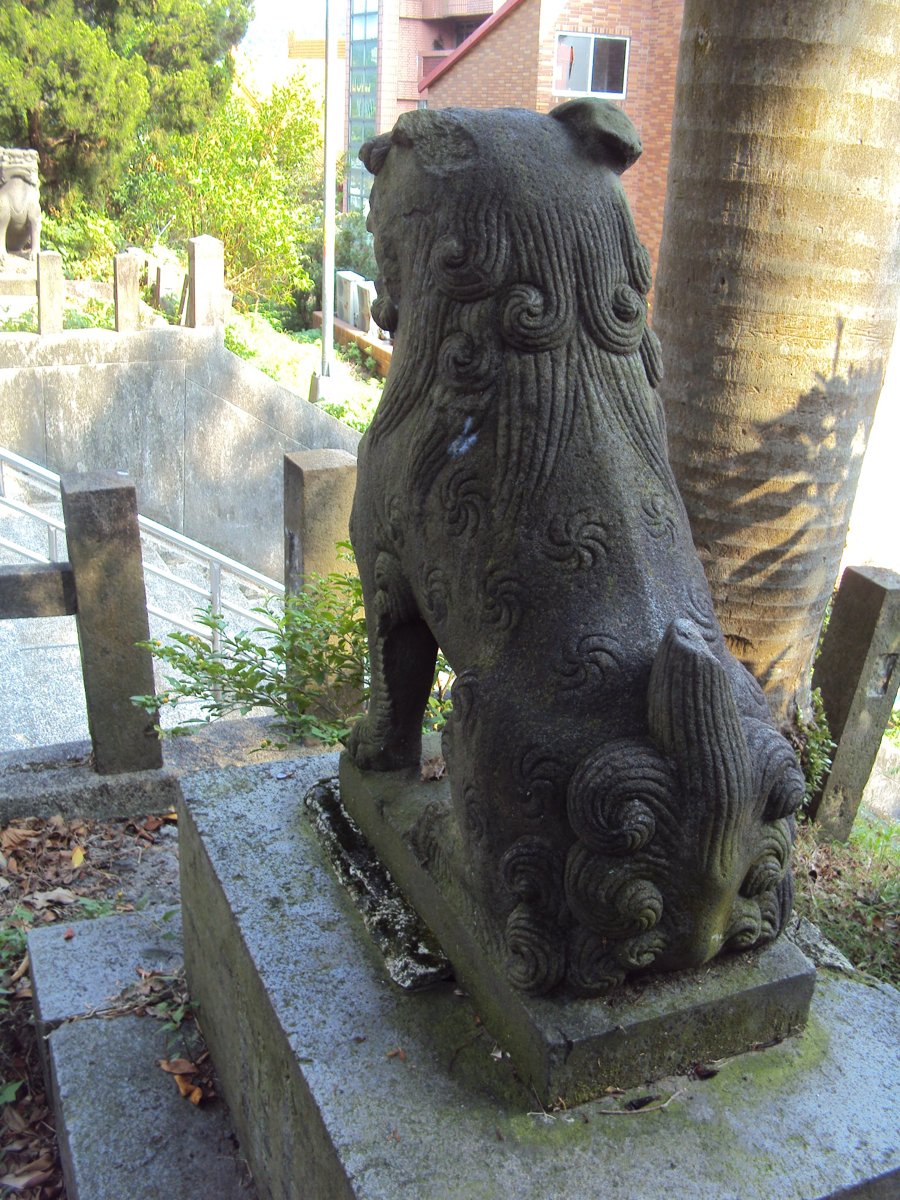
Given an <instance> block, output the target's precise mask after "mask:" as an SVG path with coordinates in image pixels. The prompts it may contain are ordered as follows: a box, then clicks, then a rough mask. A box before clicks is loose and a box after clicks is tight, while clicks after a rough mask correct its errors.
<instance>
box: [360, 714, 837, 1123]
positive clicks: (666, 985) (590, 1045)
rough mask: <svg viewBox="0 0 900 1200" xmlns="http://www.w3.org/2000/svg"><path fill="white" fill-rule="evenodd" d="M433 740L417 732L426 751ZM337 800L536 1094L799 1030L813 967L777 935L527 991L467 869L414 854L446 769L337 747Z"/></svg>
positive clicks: (621, 1078)
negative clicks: (737, 949) (365, 763)
mask: <svg viewBox="0 0 900 1200" xmlns="http://www.w3.org/2000/svg"><path fill="white" fill-rule="evenodd" d="M438 750H439V746H438V739H437V738H436V737H435V738H433V739H426V756H428V755H430V754H433V753H437V752H438ZM340 782H341V801H342V803H343V804H344V807H345V808H346V809H347V811H348V812H349V814H350V815H351V817H352V818H353V819H354V820H355V821H356V823H357V824H358V825H359V826H360V828H361V829H362V831H363V833H364V834H365V835H366V837H367V838H368V839H369V841H370V843H371V844H372V846H373V848H374V851H375V853H376V855H377V857H378V858H380V859H381V861H383V862H384V863H385V864H386V865H387V868H388V870H389V871H390V872H391V875H392V876H393V878H394V879H395V881H396V882H397V884H398V885H399V887H400V888H401V890H402V891H403V892H404V893H405V894H406V896H407V898H408V899H409V900H410V901H411V903H412V904H413V906H414V907H415V908H416V910H417V911H418V913H419V915H420V916H421V918H422V920H423V921H424V922H425V924H426V925H428V927H429V928H430V929H431V930H432V931H433V932H434V934H435V936H436V937H437V939H438V941H439V943H440V945H441V946H442V948H443V950H444V953H445V954H446V955H447V956H448V958H449V959H450V960H451V962H452V963H453V967H454V970H455V972H456V977H457V979H458V980H459V982H460V984H461V985H462V987H463V988H464V989H465V990H466V992H467V993H468V994H469V995H470V996H471V997H472V999H473V1002H474V1003H475V1005H476V1007H477V1008H478V1011H479V1012H480V1013H481V1015H482V1017H483V1019H484V1022H485V1025H486V1026H487V1028H488V1030H489V1031H490V1032H491V1033H492V1035H493V1036H494V1037H495V1038H496V1039H497V1041H498V1043H499V1044H500V1045H501V1046H502V1048H503V1050H504V1051H505V1052H507V1053H509V1055H510V1056H511V1059H512V1062H513V1064H514V1065H515V1067H516V1069H517V1070H518V1072H519V1074H520V1076H521V1077H522V1078H523V1080H524V1081H525V1082H526V1083H527V1085H528V1086H529V1088H531V1089H532V1090H533V1091H534V1093H535V1095H536V1096H538V1097H539V1098H540V1100H541V1102H542V1103H544V1104H547V1105H549V1104H552V1103H553V1102H554V1101H555V1100H557V1099H562V1100H563V1101H564V1102H565V1103H566V1104H573V1103H577V1102H579V1101H581V1100H586V1099H590V1098H591V1097H593V1096H597V1095H600V1094H602V1092H603V1091H604V1089H605V1088H608V1087H611V1086H619V1087H621V1086H629V1087H630V1086H632V1085H633V1084H636V1083H639V1082H640V1081H641V1080H643V1079H652V1078H655V1077H657V1076H660V1075H665V1074H667V1073H670V1072H673V1071H679V1070H686V1069H688V1068H689V1067H690V1065H691V1064H692V1063H696V1062H704V1061H707V1060H709V1059H717V1058H722V1057H725V1056H726V1055H730V1054H739V1053H741V1052H743V1051H745V1050H747V1049H749V1047H751V1046H753V1045H758V1044H760V1043H765V1042H769V1041H772V1040H773V1039H780V1038H784V1037H785V1036H787V1035H788V1034H792V1033H796V1032H798V1031H799V1030H800V1029H801V1028H802V1027H803V1025H804V1024H805V1022H806V1017H807V1013H808V1011H809V1002H810V998H811V996H812V990H813V982H814V978H815V972H814V970H813V968H812V966H811V964H810V963H809V962H808V961H807V960H806V959H805V958H804V957H803V955H802V954H800V952H799V951H798V950H797V949H796V948H795V947H794V946H793V945H792V944H791V943H790V942H787V941H785V939H783V938H782V939H780V940H779V941H777V942H775V943H774V944H771V945H768V946H765V947H763V948H761V949H757V950H754V951H751V952H749V953H746V954H740V955H728V956H723V957H720V958H716V959H714V960H713V961H712V962H709V963H707V964H706V965H704V966H702V967H700V968H697V969H696V970H685V971H678V972H674V973H669V974H654V975H650V976H647V977H645V978H643V979H640V980H639V981H636V982H634V983H629V984H626V985H623V986H622V987H620V988H618V989H616V990H615V991H613V992H612V993H610V995H609V997H608V998H606V999H602V1000H597V999H578V1000H573V999H571V998H564V997H558V996H551V997H536V996H529V995H527V994H526V993H524V992H522V991H519V990H518V989H516V988H515V987H513V986H512V985H511V984H510V982H509V979H508V975H507V971H506V969H505V966H506V964H505V956H504V952H503V942H502V936H501V930H500V929H499V928H495V927H494V926H493V924H492V921H491V915H490V914H489V913H485V912H483V911H479V910H478V909H477V908H476V907H475V906H474V905H473V904H472V901H471V898H470V896H469V895H468V893H467V886H466V868H465V864H464V862H462V861H459V860H457V861H455V862H454V856H453V848H452V847H451V846H450V845H447V844H443V845H442V863H441V866H442V868H443V870H442V871H441V872H440V875H439V876H438V875H436V873H435V871H434V868H433V866H432V865H430V864H428V863H426V862H424V861H423V860H422V858H420V856H419V855H418V854H417V853H416V851H415V849H414V848H413V847H414V843H415V827H416V823H417V820H418V818H419V817H420V816H421V814H422V813H423V812H424V811H425V809H426V808H429V809H430V810H431V811H432V812H434V810H435V809H437V808H442V809H444V810H449V807H450V785H449V782H448V780H447V779H446V778H444V779H441V780H436V781H431V782H422V781H421V780H420V778H419V772H418V771H396V772H380V771H369V772H363V771H360V770H358V768H356V767H355V766H354V765H353V763H352V762H351V761H350V759H349V756H348V755H346V754H344V755H342V756H341V773H340Z"/></svg>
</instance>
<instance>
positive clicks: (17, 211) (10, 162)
mask: <svg viewBox="0 0 900 1200" xmlns="http://www.w3.org/2000/svg"><path fill="white" fill-rule="evenodd" d="M26 246H27V247H28V257H29V258H34V257H35V255H36V254H37V253H38V251H39V250H40V248H41V205H40V198H39V184H38V156H37V151H35V150H6V149H4V148H3V147H2V146H0V267H2V266H3V265H4V263H5V261H6V252H7V250H24V249H25V247H26Z"/></svg>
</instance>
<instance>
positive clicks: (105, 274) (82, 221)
mask: <svg viewBox="0 0 900 1200" xmlns="http://www.w3.org/2000/svg"><path fill="white" fill-rule="evenodd" d="M125 242H126V239H125V235H124V234H123V232H122V230H121V228H120V226H119V225H118V223H117V222H116V221H113V220H112V219H111V218H110V217H107V216H106V215H105V214H104V213H102V212H99V211H98V210H97V209H95V208H91V207H90V205H88V204H86V203H85V201H84V200H81V199H78V198H72V199H69V200H67V201H64V202H63V204H62V205H61V206H60V207H59V209H58V210H57V211H56V212H55V213H47V214H46V215H45V216H44V218H43V221H42V222H41V244H42V246H43V248H44V249H45V250H57V251H59V253H60V254H61V255H62V260H63V271H64V272H65V274H66V275H67V276H68V277H69V278H70V279H73V278H75V277H76V276H77V277H78V278H79V279H102V280H109V279H111V278H112V260H113V255H115V254H118V253H119V251H120V250H122V249H124V247H125Z"/></svg>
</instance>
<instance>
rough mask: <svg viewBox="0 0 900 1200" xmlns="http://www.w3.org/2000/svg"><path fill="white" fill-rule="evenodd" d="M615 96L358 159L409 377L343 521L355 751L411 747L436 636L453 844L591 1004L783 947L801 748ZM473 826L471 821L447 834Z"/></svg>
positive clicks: (457, 113) (395, 373) (502, 930)
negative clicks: (355, 580) (631, 183)
mask: <svg viewBox="0 0 900 1200" xmlns="http://www.w3.org/2000/svg"><path fill="white" fill-rule="evenodd" d="M640 152H641V145H640V142H639V140H638V137H637V134H636V132H635V130H634V128H633V126H632V125H631V123H630V121H629V120H628V119H627V117H626V116H625V115H624V114H623V113H622V112H621V111H620V110H619V109H617V108H615V107H614V106H613V105H612V104H610V103H608V102H606V101H601V100H575V101H571V102H570V103H567V104H564V105H562V106H560V107H558V108H556V109H554V111H553V112H551V113H550V114H549V115H539V114H536V113H533V112H527V111H524V110H517V109H506V110H494V111H467V110H462V109H446V110H437V111H428V110H424V111H417V112H411V113H406V114H404V115H403V116H401V118H400V119H399V120H398V122H397V124H396V125H395V127H394V129H393V131H392V132H391V133H389V134H385V135H382V136H379V137H376V138H375V139H374V140H372V141H370V142H368V143H367V144H366V145H365V146H364V147H363V150H362V153H361V157H362V159H363V161H364V162H365V164H366V166H367V167H368V169H369V170H370V171H371V172H372V173H373V174H374V175H375V177H376V178H375V181H374V184H373V189H372V197H371V214H370V218H369V226H370V228H371V230H372V232H373V233H374V236H375V252H376V255H377V258H378V262H379V269H380V271H381V275H382V278H381V279H380V280H379V281H378V299H377V301H376V303H375V306H374V313H375V317H376V320H377V321H378V323H379V324H380V325H382V326H383V327H384V328H385V329H388V330H390V331H391V332H392V333H393V334H394V337H395V349H394V356H393V365H392V367H391V373H390V377H389V379H388V382H387V386H386V387H385V391H384V398H383V400H382V402H381V404H380V406H379V408H378V411H377V413H376V416H375V419H374V421H373V423H372V426H371V428H370V429H369V431H368V433H367V434H366V436H365V437H364V439H363V441H362V444H361V446H360V453H359V478H358V486H357V492H356V500H355V504H354V509H353V518H352V524H351V536H352V541H353V545H354V547H355V550H356V555H357V560H358V564H359V570H360V574H361V577H362V581H363V589H364V595H365V604H366V616H367V623H368V631H369V644H370V650H371V670H372V700H371V704H370V707H369V711H368V714H367V715H366V717H365V718H364V719H363V720H362V721H361V722H360V723H359V724H358V725H357V726H356V728H355V730H354V731H353V734H352V736H351V742H350V747H349V749H350V753H351V755H352V757H353V760H354V761H355V762H356V764H357V765H358V766H359V767H361V768H362V769H370V770H373V771H390V770H395V769H398V768H402V767H408V766H411V765H413V764H416V763H417V762H418V759H419V755H420V750H421V736H420V729H421V720H422V714H423V708H424V706H425V702H426V698H427V696H428V693H429V689H430V687H431V684H432V676H433V671H434V665H435V652H436V650H437V648H438V646H440V647H441V649H442V650H443V651H444V653H445V654H446V657H447V659H448V660H449V662H450V663H451V665H452V666H453V669H454V671H455V673H456V681H455V685H454V688H453V713H452V716H451V718H450V721H449V723H448V726H447V729H446V731H445V736H444V754H445V757H446V759H447V765H448V773H449V777H450V786H451V794H452V818H451V819H450V820H446V819H443V820H434V821H431V823H429V815H428V813H427V811H426V813H425V815H424V816H423V818H422V820H421V822H420V828H419V830H418V831H417V834H416V844H417V846H418V847H419V850H420V854H421V856H422V857H423V859H425V860H427V859H428V857H429V856H432V857H434V858H439V857H440V856H441V854H443V853H445V852H448V850H449V849H452V848H455V850H454V853H456V854H457V857H458V859H459V861H461V862H462V863H463V864H464V871H465V872H466V875H467V880H468V886H469V888H470V889H471V892H472V893H473V894H474V897H475V900H476V903H477V906H478V910H479V911H480V912H481V913H483V914H484V917H485V921H486V923H488V924H491V925H492V926H493V927H496V929H497V931H498V935H497V936H498V941H499V944H500V945H501V947H502V951H503V957H504V959H505V961H506V964H507V966H506V970H507V973H508V976H509V978H510V979H511V980H512V981H513V983H514V984H515V985H516V986H517V987H519V988H521V989H523V990H525V991H527V992H531V993H537V994H542V993H548V992H551V991H554V990H557V989H561V990H563V991H566V992H569V993H574V994H580V995H596V994H599V993H602V992H605V991H607V990H608V989H609V988H611V987H613V986H615V985H616V984H618V983H619V982H621V981H622V980H623V979H624V978H625V977H626V976H629V975H632V974H634V973H637V972H644V971H647V970H648V969H649V970H671V969H676V968H680V967H686V966H696V965H698V964H701V963H704V962H706V961H707V960H709V959H711V958H712V957H713V956H715V955H717V954H718V953H719V952H720V951H730V950H738V949H747V948H749V947H753V946H755V945H757V944H759V943H762V942H765V941H768V940H771V939H773V938H775V937H776V936H777V935H778V934H779V932H780V931H781V930H782V928H783V927H784V924H785V922H786V920H787V917H788V914H789V911H790V907H791V894H792V886H791V875H790V866H789V863H790V854H791V846H792V843H793V838H794V821H793V816H792V814H793V813H794V811H795V809H796V808H797V806H798V804H799V802H800V800H801V798H802V795H803V779H802V776H801V774H800V772H799V768H798V766H797V763H796V760H795V757H794V754H793V752H792V750H791V748H790V746H789V745H788V743H787V742H786V741H785V739H784V738H783V737H782V736H781V734H780V733H779V732H778V731H777V730H776V729H775V728H774V726H773V723H772V720H771V718H770V715H769V712H768V709H767V706H766V702H765V699H764V697H763V694H762V692H761V690H760V688H759V686H758V685H757V683H756V682H755V680H753V679H752V678H751V676H750V675H749V674H748V673H747V671H746V670H745V669H744V668H743V667H742V666H741V665H740V664H739V663H738V662H737V661H736V660H735V659H734V658H732V656H731V655H730V654H729V652H728V651H727V649H726V647H725V644H724V641H723V638H722V634H721V631H720V629H719V626H718V623H717V621H716V618H715V615H714V613H713V609H712V604H711V602H710V596H709V591H708V589H707V585H706V581H705V578H704V575H703V570H702V568H701V566H700V563H699V561H698V558H697V556H696V554H695V552H694V548H693V545H692V542H691V535H690V530H689V527H688V520H687V516H686V514H685V510H684V507H683V505H682V502H681V499H680V497H679V494H678V491H677V489H676V485H675V481H674V479H673V476H672V472H671V469H670V467H669V463H668V458H667V452H666V432H665V423H664V417H663V413H662V410H661V407H660V402H659V400H658V398H657V394H656V391H655V387H656V384H657V382H658V380H659V378H660V374H661V370H662V366H661V361H660V350H659V345H658V343H657V340H656V338H655V337H654V335H653V333H652V332H651V331H650V329H649V328H648V326H647V301H646V297H647V293H648V291H649V288H650V282H651V281H650V269H649V259H648V255H647V253H646V251H645V249H644V248H643V246H642V245H641V244H640V242H639V241H638V239H637V236H636V233H635V229H634V225H633V222H632V218H631V214H630V212H629V209H628V205H627V202H626V200H625V196H624V193H623V190H622V187H621V184H620V180H619V176H620V175H621V174H622V172H623V171H624V170H625V169H626V168H627V167H628V166H630V165H631V164H632V163H633V162H634V161H635V160H636V159H637V157H638V155H639V154H640ZM450 826H452V827H450Z"/></svg>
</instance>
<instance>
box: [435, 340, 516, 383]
mask: <svg viewBox="0 0 900 1200" xmlns="http://www.w3.org/2000/svg"><path fill="white" fill-rule="evenodd" d="M500 362H501V359H500V355H499V353H498V352H497V351H496V350H495V349H494V347H493V346H491V345H490V343H489V342H487V341H484V340H479V339H478V338H476V337H473V335H472V334H470V333H466V332H465V330H462V329H457V330H455V331H454V332H453V333H450V334H448V335H447V337H445V338H444V340H443V342H441V348H440V350H439V351H438V372H439V375H440V379H441V382H442V383H445V384H447V385H448V386H450V387H452V388H453V389H454V390H456V391H465V392H483V391H485V390H486V389H487V388H488V387H489V386H490V384H491V383H492V382H493V381H494V379H495V378H496V376H497V372H498V371H499V369H500Z"/></svg>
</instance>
